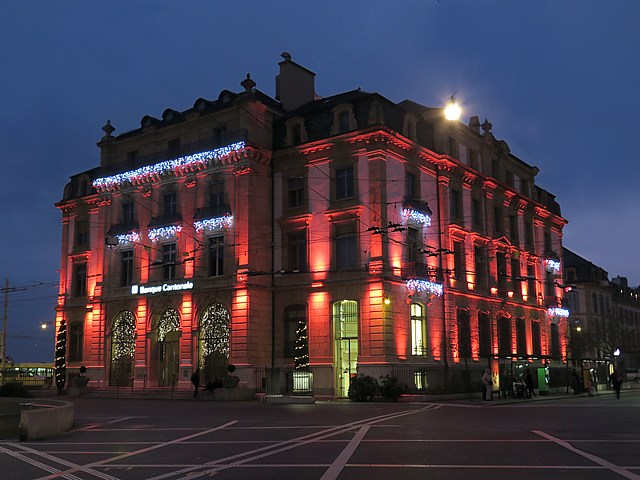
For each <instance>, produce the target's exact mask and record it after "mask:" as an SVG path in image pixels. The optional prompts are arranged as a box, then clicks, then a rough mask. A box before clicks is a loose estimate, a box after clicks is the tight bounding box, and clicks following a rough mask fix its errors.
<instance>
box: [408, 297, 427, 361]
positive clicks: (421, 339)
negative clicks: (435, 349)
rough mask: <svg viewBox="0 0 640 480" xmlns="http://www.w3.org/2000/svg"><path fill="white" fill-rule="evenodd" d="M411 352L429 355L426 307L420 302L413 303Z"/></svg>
mask: <svg viewBox="0 0 640 480" xmlns="http://www.w3.org/2000/svg"><path fill="white" fill-rule="evenodd" d="M411 354H412V355H420V356H425V355H427V331H426V322H425V318H424V307H423V306H422V305H420V304H419V303H412V304H411Z"/></svg>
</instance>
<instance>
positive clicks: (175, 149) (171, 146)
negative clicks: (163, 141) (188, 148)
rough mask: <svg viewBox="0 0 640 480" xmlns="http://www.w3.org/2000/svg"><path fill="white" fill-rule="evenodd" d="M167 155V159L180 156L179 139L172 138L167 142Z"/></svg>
mask: <svg viewBox="0 0 640 480" xmlns="http://www.w3.org/2000/svg"><path fill="white" fill-rule="evenodd" d="M167 155H168V156H169V158H174V157H177V156H179V155H180V139H179V138H174V139H173V140H169V142H168V144H167Z"/></svg>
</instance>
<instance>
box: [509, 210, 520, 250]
mask: <svg viewBox="0 0 640 480" xmlns="http://www.w3.org/2000/svg"><path fill="white" fill-rule="evenodd" d="M509 237H510V238H511V242H512V243H513V244H514V245H515V246H518V245H519V243H520V235H519V233H518V216H517V215H509Z"/></svg>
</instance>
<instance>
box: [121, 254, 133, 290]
mask: <svg viewBox="0 0 640 480" xmlns="http://www.w3.org/2000/svg"><path fill="white" fill-rule="evenodd" d="M131 284H133V250H124V251H122V252H120V286H121V287H127V286H129V285H131Z"/></svg>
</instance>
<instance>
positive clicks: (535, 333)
mask: <svg viewBox="0 0 640 480" xmlns="http://www.w3.org/2000/svg"><path fill="white" fill-rule="evenodd" d="M531 344H532V346H533V356H534V357H540V356H541V355H542V342H541V338H540V322H535V321H532V322H531Z"/></svg>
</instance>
